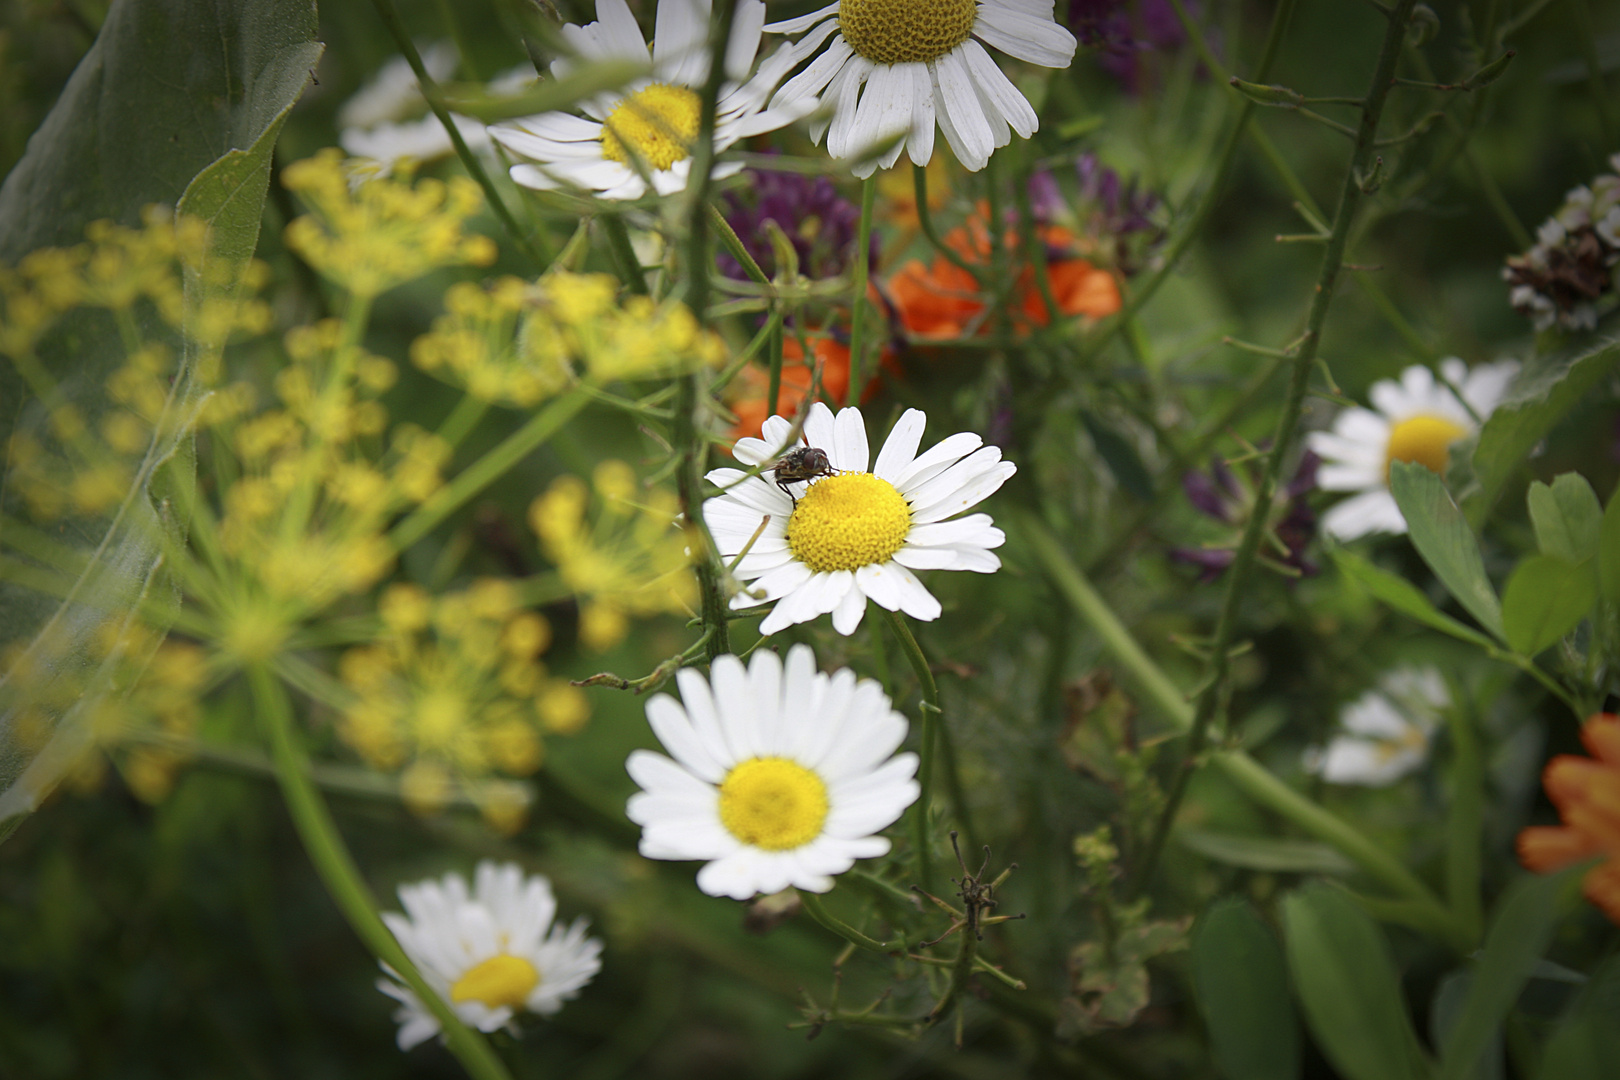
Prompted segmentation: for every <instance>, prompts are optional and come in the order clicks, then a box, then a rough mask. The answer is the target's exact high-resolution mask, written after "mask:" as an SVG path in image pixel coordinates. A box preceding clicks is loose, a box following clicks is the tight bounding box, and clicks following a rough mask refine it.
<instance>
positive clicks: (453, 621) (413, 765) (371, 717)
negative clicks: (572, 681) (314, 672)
mask: <svg viewBox="0 0 1620 1080" xmlns="http://www.w3.org/2000/svg"><path fill="white" fill-rule="evenodd" d="M377 613H378V615H379V617H380V619H381V622H382V632H381V633H380V634H379V636H378V638H377V640H375V641H374V642H372V643H371V644H368V645H362V646H358V647H356V648H353V649H350V650H349V651H348V652H346V653H345V654H344V655H343V659H342V661H341V663H340V664H339V676H340V677H341V679H342V680H343V683H344V685H345V686H347V687H348V689H349V690H350V691H351V692H352V694H353V697H352V700H351V701H350V703H349V705H348V706H347V707H346V708H345V709H344V712H343V720H342V723H341V724H340V725H339V729H338V730H339V734H340V735H341V736H342V738H343V740H344V741H345V742H346V743H348V744H349V746H350V747H351V748H353V749H354V751H355V752H356V753H357V754H359V755H360V756H361V757H362V758H363V759H364V760H365V761H366V763H367V764H369V765H371V766H372V767H373V768H376V769H380V770H384V771H389V772H392V771H395V770H399V771H400V773H401V776H400V780H401V785H402V791H403V793H404V794H405V795H406V798H407V801H408V802H409V803H410V804H411V805H412V806H413V807H414V808H416V809H418V810H421V811H424V812H426V811H432V810H436V809H438V808H440V807H442V806H443V805H444V804H445V803H446V802H448V800H449V799H450V798H451V797H452V796H454V795H455V794H456V792H457V791H458V790H461V791H463V792H465V793H466V794H468V795H470V796H471V797H473V798H474V799H475V800H478V801H479V802H480V804H482V803H483V802H484V799H483V797H482V796H483V795H484V794H486V793H487V794H488V795H490V797H491V799H492V802H491V809H492V811H494V816H495V818H498V819H502V820H504V819H507V818H509V817H510V815H511V814H512V812H513V810H514V807H513V804H512V800H511V798H510V792H509V791H508V790H507V789H503V788H501V787H500V786H498V785H491V784H489V783H488V782H487V779H488V778H491V777H492V775H493V774H504V775H505V776H527V775H529V774H530V773H532V772H534V771H535V770H536V769H538V768H539V767H540V765H541V763H542V761H543V760H544V757H545V746H544V743H543V741H542V731H554V732H566V731H572V730H577V728H578V727H580V726H582V725H583V723H584V721H585V718H586V714H588V705H585V706H584V708H585V712H584V713H581V712H579V711H578V710H577V709H573V708H569V707H567V706H564V707H559V698H561V699H566V701H567V702H569V703H574V704H578V705H584V698H583V696H582V695H579V692H578V690H577V688H575V687H573V686H570V685H569V684H568V683H567V682H566V681H564V680H561V679H554V678H552V677H551V676H549V675H548V674H547V672H546V669H545V665H544V664H543V663H542V662H541V661H540V656H541V654H542V653H543V652H544V651H545V649H546V647H547V646H548V645H549V644H550V643H551V628H550V627H549V626H548V625H547V623H546V621H545V620H544V619H543V618H542V617H541V616H539V615H537V614H535V613H534V612H532V611H528V610H525V609H524V608H522V607H521V606H520V605H519V603H518V601H517V597H516V593H515V591H514V590H513V588H512V586H511V583H509V582H507V581H503V580H499V579H486V580H482V581H479V582H476V583H475V584H474V585H473V586H472V587H471V588H469V589H467V590H466V591H464V592H459V593H451V594H448V595H443V596H439V597H430V596H429V595H428V594H427V593H426V592H425V591H423V590H422V589H420V588H418V587H417V586H415V585H408V584H396V585H391V586H389V587H388V588H387V589H385V590H384V591H383V594H382V596H381V597H380V598H379V600H378V604H377ZM576 699H577V700H576ZM519 809H520V808H519Z"/></svg>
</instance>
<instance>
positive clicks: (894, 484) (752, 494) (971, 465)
mask: <svg viewBox="0 0 1620 1080" xmlns="http://www.w3.org/2000/svg"><path fill="white" fill-rule="evenodd" d="M927 419H928V418H927V416H926V415H925V414H924V413H923V412H921V411H920V410H918V409H907V410H906V413H905V415H904V416H902V417H900V420H899V422H898V423H896V424H895V426H894V430H893V431H891V432H889V437H888V439H887V440H886V441H885V442H884V444H883V449H882V450H880V451H879V452H878V456H877V464H876V465H873V466H871V471H870V472H868V471H867V468H868V466H869V464H870V458H869V452H868V450H867V443H866V425H865V422H864V421H863V420H862V419H861V411H860V409H858V408H854V407H850V408H847V409H841V410H839V412H838V414H837V416H836V417H835V416H834V415H833V412H832V410H831V409H829V408H827V406H825V405H823V404H822V403H821V402H819V401H818V402H816V403H815V404H814V405H812V406H810V414H809V417H808V418H807V419H806V420H805V424H804V434H803V435H802V436H801V437H800V438H799V440H798V442H797V443H793V444H788V435H789V433H790V432H791V430H792V424H791V423H790V422H789V421H788V420H787V419H786V418H785V417H781V416H773V417H771V418H770V419H769V420H767V421H765V424H764V428H763V431H764V436H765V437H764V438H763V439H739V440H737V445H736V446H735V447H734V448H733V449H732V451H731V453H732V456H734V457H735V458H736V459H737V460H738V461H741V462H742V463H743V464H744V465H750V466H753V465H759V464H762V463H764V462H769V461H773V460H774V459H776V458H778V457H779V456H780V454H781V453H782V452H783V451H785V450H787V449H790V448H791V446H809V447H814V448H816V449H819V450H821V451H823V452H824V453H825V454H826V456H827V461H828V463H829V464H830V466H831V473H832V474H831V475H827V476H822V477H819V478H815V479H812V480H810V481H808V482H806V481H796V482H792V483H788V484H787V490H783V488H782V487H781V486H780V485H778V484H777V483H775V482H773V481H774V480H775V477H776V472H775V470H774V469H766V470H765V471H764V472H763V474H762V475H760V476H747V474H746V473H744V472H743V471H742V470H740V469H715V470H713V471H712V472H710V473H709V474H708V479H709V480H710V481H711V482H712V483H714V484H716V485H718V486H719V487H720V488H721V489H722V490H723V494H721V495H719V496H717V497H716V498H713V499H709V500H708V501H707V502H705V503H704V504H703V520H704V521H705V522H707V523H708V526H709V531H710V532H711V533H712V534H713V535H714V541H715V544H716V545H718V547H719V549H720V556H721V558H722V559H724V560H726V561H727V562H729V561H730V560H732V559H735V558H736V557H737V556H738V555H740V554H742V553H743V552H744V550H746V551H747V554H746V555H743V557H742V559H741V560H740V561H739V562H738V563H737V565H736V567H735V568H733V571H732V572H733V573H734V574H735V575H736V576H737V577H738V578H739V579H741V580H743V581H745V582H751V583H752V584H751V586H750V587H748V588H745V589H743V590H742V591H740V592H739V593H738V594H737V595H736V596H734V597H732V600H731V606H732V607H733V608H745V607H751V606H752V605H754V604H758V603H770V602H773V601H774V602H775V603H776V608H775V610H773V611H772V612H771V613H770V614H769V615H768V616H766V617H765V621H764V622H762V623H761V624H760V627H759V630H760V633H762V634H774V633H776V632H777V631H778V630H782V629H784V628H786V627H789V626H792V625H793V624H794V623H801V622H808V621H810V620H811V619H814V618H815V617H816V616H818V615H825V614H828V613H829V612H830V613H831V614H832V617H833V628H834V629H836V630H837V631H838V632H839V633H840V634H844V635H846V636H847V635H849V634H853V633H854V632H855V628H856V627H857V626H859V625H860V624H861V618H862V616H864V615H865V614H866V601H867V598H868V597H870V598H871V599H873V600H875V601H877V603H878V604H879V605H880V606H882V607H884V608H887V609H888V610H889V611H904V612H905V613H906V614H907V615H910V616H911V617H912V618H914V619H925V620H926V619H937V618H939V614H940V604H939V601H938V600H936V599H934V596H933V594H932V593H930V592H929V591H928V590H927V589H925V588H924V587H923V584H922V582H920V581H918V580H917V577H916V575H915V574H913V573H912V571H913V570H973V571H976V572H978V573H981V574H988V573H991V572H993V571H995V570H998V569H1000V567H1001V560H1000V559H998V558H997V557H996V556H995V555H994V554H993V553H992V552H991V550H990V549H991V548H998V547H1000V546H1001V545H1002V543H1003V542H1004V541H1005V540H1006V535H1005V534H1004V533H1003V532H1002V531H1001V530H1000V529H998V528H996V527H995V526H994V525H992V524H991V521H990V515H989V514H971V515H969V516H968V517H965V518H958V519H956V520H954V521H948V520H946V519H947V518H950V517H951V516H952V515H954V514H959V513H961V512H962V511H963V510H966V509H967V508H968V507H970V506H974V505H977V504H978V503H979V502H981V501H983V500H984V499H985V498H986V497H988V496H989V495H990V494H992V493H993V492H994V491H995V490H996V489H997V488H999V487H1000V486H1001V485H1002V484H1003V483H1005V482H1006V481H1007V478H1008V477H1010V476H1012V475H1013V473H1015V472H1017V471H1018V469H1017V466H1015V465H1013V464H1012V463H1011V462H1009V461H1002V460H1001V450H1000V449H999V448H998V447H994V446H985V445H983V442H984V440H982V439H981V438H979V436H977V435H975V434H973V433H972V432H963V433H960V434H956V435H952V436H950V437H949V438H947V439H945V440H944V441H943V442H940V443H938V444H936V445H935V446H934V447H933V448H932V449H931V450H929V451H927V452H926V453H924V454H921V455H919V454H918V453H917V446H918V444H919V443H920V442H921V441H922V434H923V426H924V424H925V423H926V422H927ZM789 492H791V493H792V494H791V495H790V494H789Z"/></svg>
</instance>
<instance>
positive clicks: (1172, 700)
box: [1017, 515, 1469, 948]
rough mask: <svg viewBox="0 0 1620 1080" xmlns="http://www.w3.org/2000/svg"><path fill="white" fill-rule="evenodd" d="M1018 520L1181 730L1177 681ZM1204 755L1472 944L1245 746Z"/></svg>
mask: <svg viewBox="0 0 1620 1080" xmlns="http://www.w3.org/2000/svg"><path fill="white" fill-rule="evenodd" d="M1017 524H1018V533H1019V535H1020V536H1021V537H1022V539H1023V542H1024V546H1025V547H1027V548H1028V550H1029V551H1030V552H1031V553H1032V554H1033V555H1034V557H1035V559H1036V561H1037V562H1038V563H1039V564H1040V566H1041V569H1042V570H1044V571H1045V572H1046V575H1047V576H1048V577H1049V578H1050V579H1051V581H1052V583H1053V585H1055V586H1056V587H1057V590H1058V592H1059V593H1060V594H1061V595H1062V596H1063V598H1064V600H1066V601H1067V602H1068V604H1069V606H1070V607H1071V608H1073V609H1074V611H1075V613H1076V614H1077V615H1079V616H1080V617H1081V618H1082V619H1083V620H1085V622H1086V623H1087V624H1088V625H1089V626H1091V628H1092V629H1093V630H1094V631H1095V632H1096V634H1097V636H1098V637H1099V638H1100V639H1101V640H1102V643H1103V647H1104V648H1105V649H1106V650H1107V651H1108V652H1109V654H1110V655H1112V656H1113V658H1114V661H1115V663H1117V664H1118V665H1119V666H1120V667H1121V668H1122V669H1123V670H1124V672H1125V675H1126V677H1127V679H1128V681H1129V682H1130V683H1131V685H1133V686H1134V687H1135V688H1136V691H1137V692H1138V693H1139V694H1141V695H1142V696H1143V697H1144V698H1145V699H1147V700H1148V701H1149V702H1150V703H1151V704H1152V705H1153V707H1154V708H1156V709H1157V710H1158V712H1159V714H1160V715H1161V716H1163V717H1164V718H1165V719H1166V720H1169V721H1170V722H1171V723H1173V724H1174V725H1175V726H1176V727H1177V728H1179V729H1180V730H1181V731H1183V732H1187V731H1190V730H1191V728H1192V726H1193V719H1194V711H1193V707H1192V705H1191V704H1189V703H1188V701H1187V698H1186V697H1185V695H1183V694H1182V692H1181V689H1180V688H1179V687H1178V686H1176V684H1175V683H1174V682H1173V681H1172V680H1171V679H1170V677H1169V676H1168V675H1166V674H1165V673H1164V671H1163V669H1161V668H1160V667H1159V666H1158V664H1156V663H1154V662H1153V659H1152V658H1151V657H1149V656H1148V654H1147V653H1146V651H1144V650H1143V648H1142V646H1141V645H1140V644H1139V643H1138V642H1137V641H1136V639H1135V638H1134V637H1132V636H1131V632H1130V631H1129V630H1128V629H1127V628H1126V627H1125V624H1124V623H1123V622H1121V621H1120V619H1119V616H1117V615H1115V614H1114V612H1113V609H1112V608H1110V607H1109V606H1108V604H1107V603H1106V602H1105V601H1104V600H1103V598H1102V597H1101V596H1100V595H1099V594H1098V593H1097V591H1096V589H1094V588H1093V587H1092V585H1091V583H1090V582H1089V581H1087V580H1086V578H1085V575H1084V574H1082V573H1081V572H1080V570H1079V568H1078V567H1076V566H1075V565H1074V562H1073V561H1072V560H1071V559H1070V558H1069V556H1068V553H1067V552H1065V551H1064V550H1063V548H1062V546H1061V545H1059V543H1058V541H1057V538H1056V537H1054V536H1053V535H1052V534H1051V533H1050V532H1049V531H1047V529H1046V527H1045V526H1044V525H1042V524H1040V522H1038V521H1036V520H1035V519H1034V518H1033V517H1031V516H1029V515H1023V516H1021V517H1019V518H1018V519H1017ZM1209 762H1210V764H1212V765H1214V766H1215V767H1216V768H1218V769H1220V770H1221V772H1222V773H1224V774H1225V775H1226V777H1227V779H1229V780H1231V781H1232V782H1233V783H1234V784H1235V785H1236V786H1237V787H1238V788H1239V789H1240V790H1242V791H1243V792H1244V793H1245V794H1246V795H1248V796H1249V798H1251V799H1253V800H1254V801H1255V802H1257V803H1259V804H1261V805H1262V806H1266V807H1269V808H1270V809H1272V810H1274V811H1276V812H1277V813H1278V814H1279V815H1281V816H1282V817H1284V818H1286V819H1288V820H1289V821H1291V822H1293V823H1294V824H1295V825H1297V826H1299V827H1300V828H1301V829H1303V830H1304V831H1305V832H1307V833H1309V834H1311V835H1312V836H1315V837H1316V838H1317V839H1319V840H1322V841H1323V842H1325V843H1327V844H1329V845H1331V846H1332V847H1334V848H1337V849H1338V850H1339V851H1340V852H1342V853H1343V854H1344V855H1345V856H1347V857H1348V858H1349V859H1351V860H1352V861H1353V862H1355V863H1356V864H1358V865H1359V866H1361V868H1362V869H1363V870H1365V871H1366V872H1367V873H1368V874H1369V875H1370V876H1371V877H1373V878H1374V879H1376V880H1378V881H1380V882H1382V883H1383V884H1384V885H1386V886H1388V887H1389V888H1390V889H1392V890H1393V891H1394V892H1396V893H1397V894H1399V895H1400V896H1402V897H1403V898H1405V899H1407V900H1408V901H1409V902H1410V903H1411V904H1412V905H1413V906H1414V910H1416V911H1419V912H1421V913H1423V915H1424V916H1425V917H1426V919H1427V922H1426V925H1430V926H1433V927H1434V928H1435V929H1436V933H1437V936H1440V937H1442V938H1444V939H1446V940H1448V942H1449V943H1450V944H1452V945H1453V946H1454V947H1458V948H1467V947H1469V946H1468V943H1467V942H1464V941H1461V939H1460V938H1459V936H1458V935H1456V934H1455V933H1453V932H1449V931H1448V930H1447V929H1446V928H1447V927H1448V926H1449V925H1450V914H1449V913H1448V912H1447V911H1446V909H1445V907H1444V906H1443V905H1441V903H1440V901H1439V900H1438V899H1437V898H1436V897H1435V895H1434V893H1433V892H1431V891H1430V889H1429V888H1428V886H1426V885H1424V884H1423V882H1421V881H1419V880H1418V879H1417V878H1416V877H1415V876H1413V874H1412V873H1411V871H1409V870H1407V869H1406V867H1404V866H1402V865H1401V864H1400V862H1398V861H1397V860H1396V859H1394V858H1392V857H1391V856H1390V855H1389V853H1388V852H1386V851H1384V850H1383V849H1382V848H1380V847H1379V846H1378V845H1377V844H1374V843H1373V842H1372V841H1371V840H1369V839H1367V837H1366V836H1364V835H1363V834H1362V833H1361V832H1359V831H1358V830H1357V829H1356V828H1355V827H1354V826H1353V825H1350V824H1349V823H1347V822H1345V821H1343V820H1341V819H1340V818H1339V817H1337V816H1336V815H1334V814H1333V813H1331V812H1330V811H1328V810H1326V809H1324V808H1323V807H1321V806H1319V805H1317V804H1316V803H1314V802H1312V801H1311V800H1310V799H1308V798H1306V797H1305V796H1304V795H1301V794H1300V793H1299V792H1297V791H1295V790H1294V789H1293V788H1291V787H1289V786H1288V785H1287V784H1285V783H1284V782H1283V781H1282V780H1280V779H1278V778H1277V777H1276V776H1275V775H1273V774H1272V773H1271V772H1270V771H1269V770H1267V769H1266V768H1265V766H1263V765H1261V764H1260V763H1259V762H1257V761H1255V760H1254V758H1252V757H1250V756H1249V755H1248V754H1247V753H1245V752H1244V751H1242V750H1217V751H1214V752H1213V753H1211V754H1210V755H1209Z"/></svg>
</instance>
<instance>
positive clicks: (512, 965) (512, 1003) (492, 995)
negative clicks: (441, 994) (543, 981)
mask: <svg viewBox="0 0 1620 1080" xmlns="http://www.w3.org/2000/svg"><path fill="white" fill-rule="evenodd" d="M539 985H540V973H539V972H538V971H536V970H535V967H534V965H533V964H531V963H529V962H528V961H527V960H524V959H523V958H521V957H517V956H507V955H506V954H505V953H502V954H501V955H499V956H492V957H490V958H489V959H488V960H485V961H484V962H483V963H481V964H475V965H473V967H471V968H469V969H468V970H467V974H465V975H463V976H462V977H461V978H459V979H457V980H456V981H455V982H454V983H452V984H451V986H450V1000H451V1001H452V1002H454V1003H455V1004H457V1005H460V1004H461V1003H462V1002H464V1001H478V1002H482V1003H483V1004H485V1005H488V1006H489V1007H490V1008H492V1009H498V1008H500V1007H501V1006H502V1005H505V1006H507V1007H508V1008H511V1009H521V1008H523V1003H524V1002H525V1001H527V1000H529V994H530V993H531V992H532V991H533V990H534V988H535V987H536V986H539Z"/></svg>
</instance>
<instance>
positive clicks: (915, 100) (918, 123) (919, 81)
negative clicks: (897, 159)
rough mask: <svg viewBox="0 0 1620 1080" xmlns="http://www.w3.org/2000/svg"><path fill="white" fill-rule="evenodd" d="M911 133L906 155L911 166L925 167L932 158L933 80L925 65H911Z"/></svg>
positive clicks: (907, 140)
mask: <svg viewBox="0 0 1620 1080" xmlns="http://www.w3.org/2000/svg"><path fill="white" fill-rule="evenodd" d="M911 69H912V71H911V80H912V85H911V131H910V132H909V133H908V134H907V135H906V155H907V156H908V157H910V158H911V163H912V164H913V165H927V164H928V162H929V161H930V160H931V159H932V158H933V156H934V79H933V76H932V75H930V74H929V71H928V65H927V64H913V65H911Z"/></svg>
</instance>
